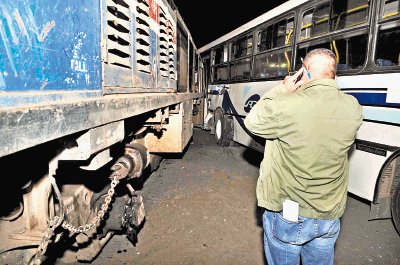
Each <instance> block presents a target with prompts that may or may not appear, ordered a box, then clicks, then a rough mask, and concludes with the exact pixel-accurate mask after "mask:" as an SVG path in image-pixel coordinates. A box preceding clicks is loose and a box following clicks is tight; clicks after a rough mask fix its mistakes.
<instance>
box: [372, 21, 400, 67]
mask: <svg viewBox="0 0 400 265" xmlns="http://www.w3.org/2000/svg"><path fill="white" fill-rule="evenodd" d="M399 57H400V28H399V27H395V28H389V29H381V30H379V33H378V41H377V45H376V52H375V64H376V65H377V66H379V67H384V66H398V65H400V60H399Z"/></svg>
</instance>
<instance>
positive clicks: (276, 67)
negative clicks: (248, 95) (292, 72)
mask: <svg viewBox="0 0 400 265" xmlns="http://www.w3.org/2000/svg"><path fill="white" fill-rule="evenodd" d="M290 57H291V50H290V49H285V50H283V51H282V50H279V51H277V52H274V53H262V54H259V55H257V56H256V57H255V59H254V67H253V76H254V78H274V77H283V76H286V75H287V74H288V73H289V68H290V65H289V62H290Z"/></svg>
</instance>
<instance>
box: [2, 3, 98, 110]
mask: <svg viewBox="0 0 400 265" xmlns="http://www.w3.org/2000/svg"><path fill="white" fill-rule="evenodd" d="M54 1H55V2H56V3H51V4H49V1H48V0H38V1H33V2H26V1H10V0H7V1H2V2H1V3H0V43H1V45H0V90H1V91H3V92H26V91H36V92H43V91H59V90H70V91H75V90H82V89H85V90H98V89H99V87H100V84H101V71H100V57H99V55H100V23H98V22H99V19H100V18H99V17H100V10H99V1H95V0H92V1H72V2H71V1H63V0H54ZM54 1H52V2H54ZM10 102H13V101H12V100H10ZM9 104H10V103H8V100H5V99H4V98H3V100H2V101H1V105H9Z"/></svg>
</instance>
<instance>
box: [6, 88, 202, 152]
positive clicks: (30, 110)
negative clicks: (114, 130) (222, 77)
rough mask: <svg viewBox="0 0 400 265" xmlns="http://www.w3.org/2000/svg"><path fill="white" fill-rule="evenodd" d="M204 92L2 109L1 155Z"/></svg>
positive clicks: (98, 99)
mask: <svg viewBox="0 0 400 265" xmlns="http://www.w3.org/2000/svg"><path fill="white" fill-rule="evenodd" d="M202 96H204V95H203V94H187V93H185V94H175V93H169V94H167V93H153V94H150V93H140V94H134V95H107V96H103V97H97V98H93V99H87V100H85V101H76V100H70V101H63V102H62V103H59V104H52V105H48V104H41V105H36V106H34V107H33V106H26V107H24V108H0V135H1V137H0V157H1V156H5V155H7V154H11V153H14V152H17V151H20V150H23V149H26V148H29V147H32V146H35V145H38V144H41V143H44V142H48V141H51V140H53V139H56V138H59V137H62V136H66V135H69V134H73V133H76V132H79V131H82V130H87V129H90V128H93V127H97V126H100V125H103V124H106V123H110V122H114V121H119V120H122V119H126V118H129V117H133V116H135V115H139V114H143V113H146V112H149V111H153V110H156V109H159V108H162V107H167V106H170V105H174V104H177V103H179V102H181V101H183V100H189V99H193V98H196V97H202Z"/></svg>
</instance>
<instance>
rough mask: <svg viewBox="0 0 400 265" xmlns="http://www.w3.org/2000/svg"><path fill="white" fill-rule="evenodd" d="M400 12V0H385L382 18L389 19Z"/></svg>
mask: <svg viewBox="0 0 400 265" xmlns="http://www.w3.org/2000/svg"><path fill="white" fill-rule="evenodd" d="M399 14H400V1H399V0H385V2H384V6H383V14H382V18H383V19H387V18H391V17H394V16H397V15H399Z"/></svg>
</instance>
